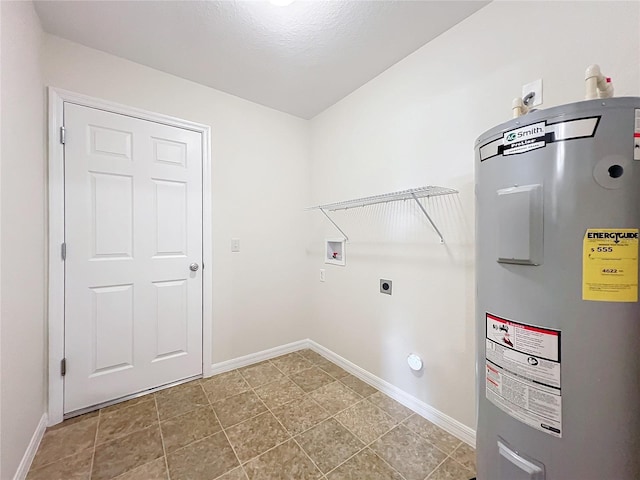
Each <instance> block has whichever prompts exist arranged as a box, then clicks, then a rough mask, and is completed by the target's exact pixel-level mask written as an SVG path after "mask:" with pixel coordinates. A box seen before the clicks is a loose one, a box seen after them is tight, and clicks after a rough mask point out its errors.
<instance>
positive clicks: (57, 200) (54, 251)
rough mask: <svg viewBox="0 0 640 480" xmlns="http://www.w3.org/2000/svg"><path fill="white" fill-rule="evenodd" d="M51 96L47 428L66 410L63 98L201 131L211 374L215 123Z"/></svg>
mask: <svg viewBox="0 0 640 480" xmlns="http://www.w3.org/2000/svg"><path fill="white" fill-rule="evenodd" d="M47 90H48V94H49V125H48V127H49V139H48V152H49V163H48V164H49V178H48V184H49V210H48V211H49V253H48V257H49V258H48V265H49V271H48V279H49V282H48V295H49V299H48V327H49V329H48V330H49V335H48V344H49V353H48V359H49V366H48V372H49V374H48V384H49V390H48V391H49V412H48V417H49V426H51V425H55V424H57V423H60V422H62V420H63V409H64V403H63V402H64V380H63V378H62V376H61V374H60V361H61V360H62V358H63V357H64V261H63V260H62V255H61V250H60V249H61V245H62V243H63V242H64V147H63V145H62V144H61V143H60V127H61V126H62V125H63V113H64V102H69V103H74V104H76V105H82V106H85V107H91V108H95V109H98V110H104V111H107V112H111V113H117V114H121V115H127V116H129V117H134V118H139V119H141V120H149V121H152V122H156V123H161V124H163V125H169V126H173V127H179V128H184V129H186V130H191V131H194V132H198V133H201V134H202V262H203V264H204V269H203V270H202V375H203V377H209V376H211V375H212V370H211V361H212V360H211V359H212V339H211V337H212V325H213V318H212V314H213V298H212V292H213V249H212V221H213V220H212V201H211V200H212V194H211V185H212V180H213V179H212V172H211V127H209V126H208V125H203V124H201V123H194V122H190V121H188V120H182V119H179V118H175V117H170V116H168V115H162V114H159V113H154V112H148V111H146V110H141V109H139V108H135V107H129V106H127V105H121V104H118V103H114V102H110V101H108V100H101V99H98V98H93V97H88V96H86V95H81V94H78V93H74V92H70V91H67V90H62V89H59V88H55V87H51V86H50V87H48V88H47ZM72 368H73V367H72Z"/></svg>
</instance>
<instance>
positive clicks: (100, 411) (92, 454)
mask: <svg viewBox="0 0 640 480" xmlns="http://www.w3.org/2000/svg"><path fill="white" fill-rule="evenodd" d="M101 417H102V409H100V410H98V423H97V424H96V434H95V436H94V437H93V452H92V453H91V467H90V468H89V479H91V477H93V464H94V461H95V459H96V448H97V446H98V432H99V431H100V419H101Z"/></svg>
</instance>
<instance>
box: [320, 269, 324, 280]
mask: <svg viewBox="0 0 640 480" xmlns="http://www.w3.org/2000/svg"><path fill="white" fill-rule="evenodd" d="M320 281H321V282H324V268H321V269H320Z"/></svg>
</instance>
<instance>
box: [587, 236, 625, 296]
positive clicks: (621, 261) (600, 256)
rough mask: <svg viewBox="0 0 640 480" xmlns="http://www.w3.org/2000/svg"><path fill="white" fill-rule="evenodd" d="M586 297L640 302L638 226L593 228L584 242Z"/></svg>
mask: <svg viewBox="0 0 640 480" xmlns="http://www.w3.org/2000/svg"><path fill="white" fill-rule="evenodd" d="M582 299H583V300H594V301H597V302H637V301H638V229H637V228H590V229H588V230H587V232H586V233H585V235H584V241H583V244H582Z"/></svg>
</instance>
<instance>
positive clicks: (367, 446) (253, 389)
mask: <svg viewBox="0 0 640 480" xmlns="http://www.w3.org/2000/svg"><path fill="white" fill-rule="evenodd" d="M292 353H295V354H297V356H298V357H301V358H302V359H304V360H305V361H306V362H308V363H309V364H310V366H309V367H308V368H303V369H301V370H298V371H296V372H292V374H288V373H286V372H284V371H283V370H282V369H281V368H279V367H278V366H277V365H276V364H275V363H274V362H273V361H272V360H273V359H267V360H265V361H264V362H259V363H268V364H269V365H271V366H272V367H274V368H275V369H276V370H277V371H278V372H279V373H280V374H282V375H283V377H284V378H286V379H287V380H289V381H291V382H293V383H294V384H295V385H297V386H298V387H299V388H300V386H299V385H298V384H297V383H296V382H295V381H294V380H293V379H292V375H295V374H298V373H300V372H303V371H306V370H309V369H311V368H314V367H315V368H318V369H320V370H321V371H322V372H324V373H325V374H327V375H328V376H329V377H331V378H332V379H333V381H332V382H330V383H327V384H325V385H322V386H320V387H318V388H316V389H314V390H311V391H309V392H306V391H304V390H303V392H304V395H303V396H302V397H301V398H300V399H294V400H291V401H290V402H285V403H283V404H282V405H278V406H277V407H278V408H279V407H282V406H285V405H288V404H290V403H293V402H295V401H298V400H300V401H303V400H304V399H305V398H308V399H309V400H311V401H313V402H314V403H316V404H317V405H318V406H319V407H320V408H322V409H323V410H324V411H325V412H326V413H330V412H328V411H327V410H326V409H325V408H324V407H322V405H320V404H318V402H316V401H315V400H314V399H313V397H311V393H313V392H315V391H316V390H318V389H320V388H322V387H325V386H327V385H330V384H331V383H334V382H338V383H339V384H340V385H342V386H344V387H346V388H347V389H349V391H351V392H352V393H354V394H355V395H357V396H358V397H359V399H358V400H357V401H356V402H355V403H353V404H351V405H349V406H348V407H346V408H344V409H342V410H339V411H337V412H336V413H334V414H333V415H331V414H330V415H329V416H328V417H327V418H325V419H323V420H321V421H320V422H319V423H318V424H316V425H313V426H311V427H309V428H308V429H306V430H303V431H301V432H299V433H297V434H296V435H293V434H292V433H291V432H289V430H288V429H287V428H286V427H284V425H283V424H282V422H281V421H280V420H279V418H278V417H277V416H276V415H275V414H274V413H273V411H272V409H271V408H270V407H269V406H268V405H267V404H266V402H265V401H264V400H263V399H262V398H261V397H260V395H258V393H257V392H256V389H258V388H261V387H263V386H266V385H269V384H271V383H274V382H276V381H278V380H273V381H270V382H266V383H264V384H261V385H258V386H255V387H254V386H253V385H251V384H250V383H249V382H248V380H247V378H245V376H244V375H243V374H242V372H241V370H242V369H243V368H249V367H251V366H252V365H248V366H246V367H240V368H237V369H235V371H236V372H237V373H238V374H240V377H241V378H242V379H243V381H244V382H245V384H246V385H247V386H248V390H245V391H251V392H252V393H253V394H255V395H256V396H257V397H258V399H259V400H260V401H261V403H262V404H263V405H264V407H265V408H266V410H267V412H269V413H270V414H271V415H272V416H273V417H274V418H275V419H276V421H277V422H278V423H279V424H280V426H281V427H282V428H283V429H284V431H285V432H287V433H288V434H289V436H290V438H288V439H287V440H285V441H283V442H280V443H278V444H276V445H275V446H273V447H271V448H269V449H267V450H265V451H264V452H262V453H260V454H259V455H256V456H255V457H252V458H251V459H249V460H247V462H245V464H242V462H240V459H239V458H238V457H237V454H236V457H237V458H238V461H239V463H240V465H241V467H242V468H243V469H244V465H246V464H247V463H249V462H250V461H253V460H255V459H256V458H258V457H260V456H262V455H264V454H266V453H268V452H270V451H271V450H274V449H275V448H278V447H279V446H281V445H283V444H284V443H286V442H288V441H289V440H293V441H294V442H295V443H296V445H297V446H298V447H299V448H300V449H301V450H302V452H303V453H304V454H305V456H306V457H307V458H309V460H310V461H311V462H312V464H313V465H314V466H315V467H316V468H317V469H318V471H319V472H320V473H321V477H320V478H321V479H322V478H327V476H328V475H329V474H330V473H331V472H333V471H334V470H336V469H337V468H339V467H340V466H341V465H343V464H345V463H346V462H348V461H349V460H351V459H352V458H353V457H355V456H356V455H358V454H360V453H362V452H363V451H365V450H367V449H369V450H371V452H372V453H373V454H374V455H376V457H377V458H379V459H380V460H381V461H382V462H383V463H384V464H385V465H387V466H388V467H389V468H390V469H391V471H393V472H395V473H397V474H398V475H399V476H400V478H401V479H402V480H406V479H405V477H404V476H403V475H402V474H401V473H400V472H399V471H398V470H397V469H396V468H395V467H393V466H392V465H390V464H389V463H388V462H387V461H386V460H385V459H384V458H382V457H380V456H379V455H378V454H377V453H376V451H375V450H373V449H372V448H371V446H372V445H373V444H374V443H375V442H376V441H378V440H379V439H380V438H382V437H383V436H385V435H387V434H388V433H389V432H390V431H392V430H394V429H395V428H398V427H399V426H403V427H405V428H406V429H407V430H408V431H409V432H411V433H412V434H414V435H416V436H417V437H418V438H421V439H422V440H424V441H426V442H427V443H429V444H430V445H431V446H432V447H434V448H435V449H436V450H438V451H440V452H441V453H443V454H445V455H446V457H445V459H444V460H443V461H442V462H440V463H439V464H438V465H437V466H436V467H435V468H434V469H433V470H432V471H431V472H429V474H428V475H427V477H425V480H426V479H427V478H428V477H429V476H431V475H433V473H434V472H435V471H436V470H437V469H438V468H439V467H440V466H441V465H442V464H443V463H444V462H445V461H446V460H447V459H448V458H450V457H451V458H452V459H453V457H452V454H453V452H455V451H456V450H457V449H458V448H459V447H460V445H462V442H461V443H460V444H459V445H458V446H457V447H456V448H454V449H453V451H452V452H451V453H449V454H446V453H445V452H444V451H442V450H441V449H440V448H439V447H438V446H436V445H435V444H433V443H432V442H431V441H429V440H427V439H426V438H424V437H423V436H422V435H421V434H420V433H418V432H415V431H414V430H413V429H411V428H409V427H408V426H407V425H405V423H404V422H406V421H407V419H409V418H410V417H411V416H413V415H416V413H415V412H412V413H411V414H409V415H408V416H406V417H405V418H404V419H401V420H396V418H395V417H394V416H392V415H391V414H389V413H387V412H386V411H385V410H384V409H382V408H381V407H380V406H378V405H376V404H375V403H373V402H371V401H369V403H370V404H371V405H373V406H374V408H376V409H377V410H379V411H380V412H382V413H383V414H384V415H385V416H386V417H388V418H390V419H391V420H392V421H393V422H397V423H395V424H394V425H393V426H392V427H391V428H390V429H388V430H387V431H385V432H384V433H382V434H381V435H380V436H378V437H377V438H376V439H374V440H373V441H372V442H369V443H365V442H362V439H360V438H359V437H358V436H357V435H355V434H354V433H353V432H352V431H351V430H350V429H349V428H348V427H346V426H345V425H344V424H342V422H340V421H339V420H338V419H337V418H335V417H336V416H337V415H339V414H341V413H342V412H344V411H346V410H348V409H350V408H352V407H353V406H355V405H358V404H360V403H363V402H364V400H368V399H369V397H371V396H372V395H374V394H375V393H376V392H380V390H377V389H376V391H375V392H373V393H371V394H370V395H367V396H363V395H361V394H360V393H358V392H356V391H355V390H353V389H352V388H351V387H349V386H348V385H347V384H345V383H344V382H342V381H341V378H344V376H342V377H336V376H335V375H332V374H331V373H329V372H328V371H326V370H324V369H322V367H320V366H319V365H318V364H316V363H315V362H314V361H312V360H308V359H307V358H305V357H304V356H303V355H301V354H299V353H298V351H295V352H291V353H290V354H292ZM290 354H288V355H290ZM276 358H278V357H276ZM323 359H324V357H323ZM324 360H327V359H324ZM327 361H328V362H330V363H332V364H333V362H331V361H330V360H327ZM333 365H335V364H333ZM336 366H337V367H339V366H338V365H336ZM339 368H340V367H339ZM232 371H234V370H232ZM356 378H357V377H356ZM241 393H242V392H241ZM231 396H233V395H231ZM231 396H230V397H231ZM230 397H226V398H225V399H227V398H230ZM207 399H208V396H207ZM225 399H223V400H225ZM209 403H210V404H211V401H210V400H209ZM264 413H265V412H261V413H259V414H257V415H254V416H252V417H250V418H247V419H245V420H243V421H241V422H238V423H236V424H234V425H230V426H229V427H222V429H223V431H224V432H225V436H227V435H226V429H228V428H232V427H234V426H235V425H239V424H241V423H244V422H246V421H248V420H251V419H254V418H256V417H257V416H259V415H262V414H264ZM214 414H215V411H214ZM216 418H217V414H216ZM331 418H333V419H334V420H335V421H336V422H337V423H338V424H339V425H341V426H342V427H343V428H345V429H346V430H347V431H348V432H349V433H351V434H352V435H354V437H355V438H357V439H358V440H360V441H361V442H362V443H363V445H364V446H363V447H362V448H360V449H359V450H358V451H357V452H355V453H354V454H353V455H351V456H350V457H349V458H347V459H346V460H344V461H343V462H341V463H340V464H338V465H337V466H336V467H334V468H332V469H331V470H329V471H328V472H327V473H324V472H323V471H322V470H321V469H320V468H319V467H318V465H317V464H316V462H315V461H314V460H313V459H312V458H311V457H310V456H309V454H308V453H307V452H306V450H305V449H304V448H302V446H301V445H300V443H299V442H298V440H297V437H299V436H300V435H302V434H304V433H305V432H308V431H309V430H311V429H313V428H315V427H317V426H318V425H320V424H321V423H324V422H326V421H327V420H329V419H331ZM220 425H221V426H222V424H220ZM227 440H229V438H228V436H227ZM229 444H230V445H231V442H229ZM231 446H232V449H233V450H234V453H235V448H234V447H233V445H231ZM453 460H454V461H455V459H453ZM456 463H459V462H457V461H456ZM462 466H463V467H464V468H467V467H466V466H464V465H462ZM467 470H469V469H467ZM227 473H228V472H227ZM245 475H246V471H245ZM247 477H248V475H247Z"/></svg>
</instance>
